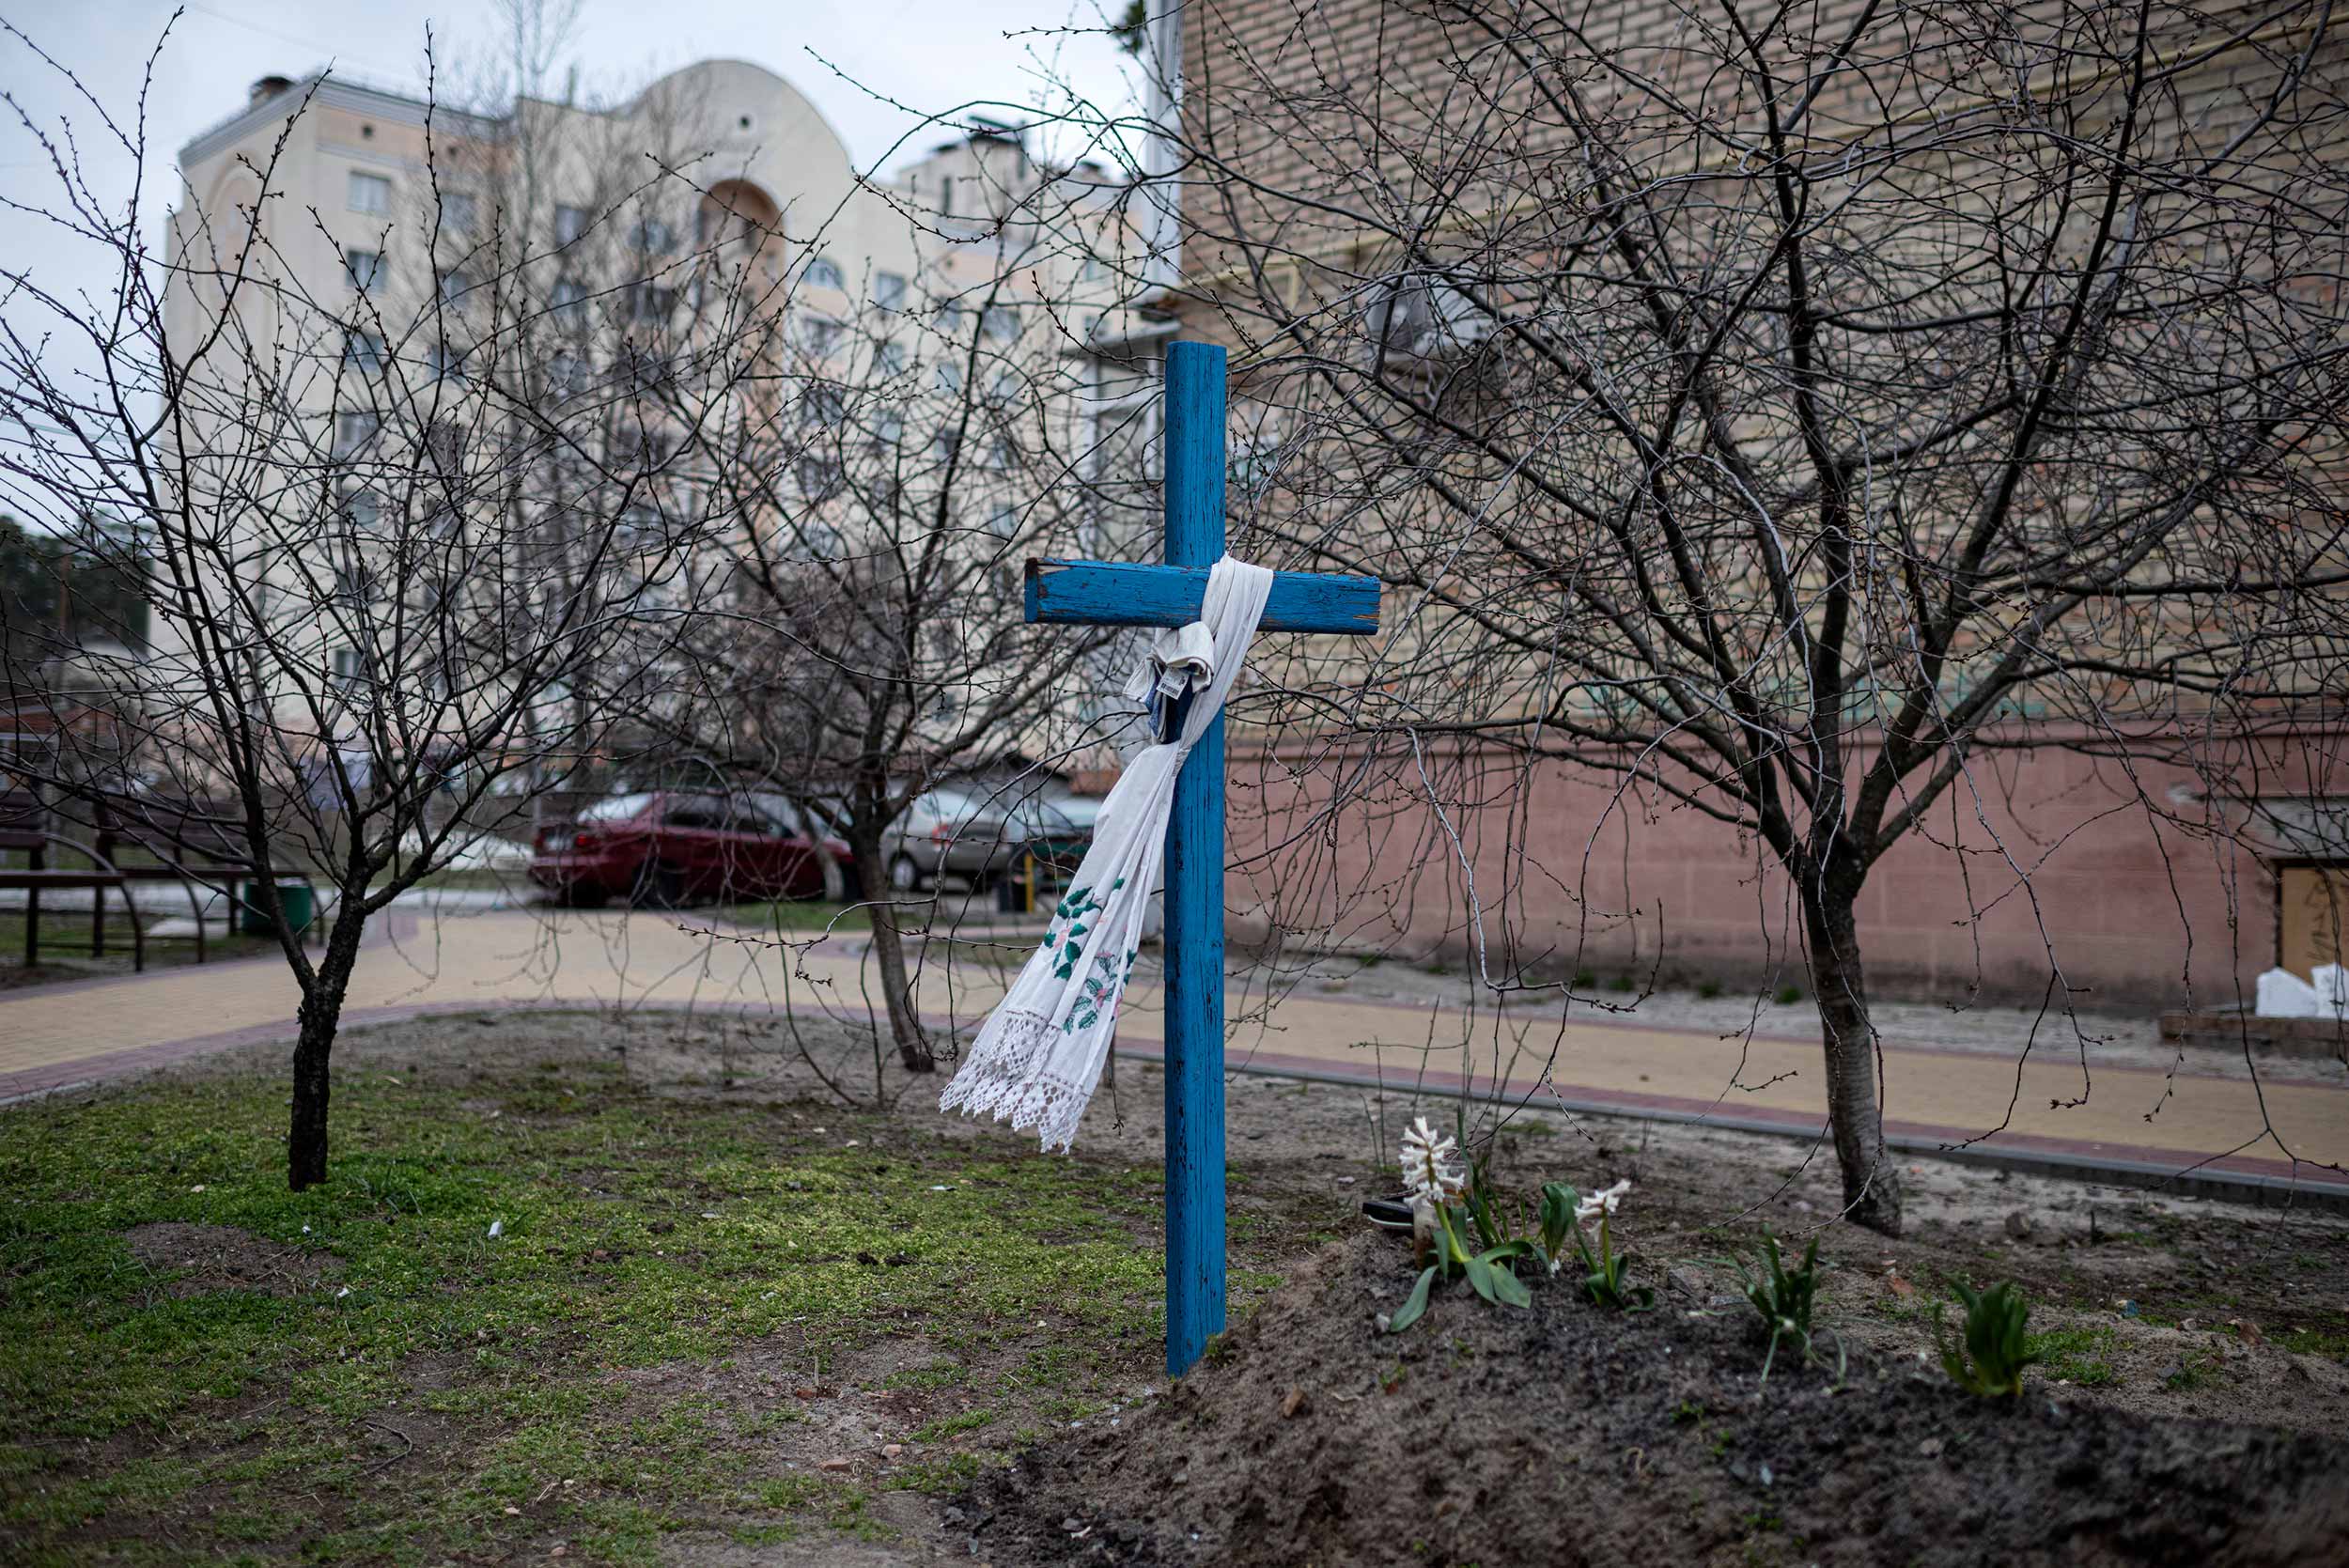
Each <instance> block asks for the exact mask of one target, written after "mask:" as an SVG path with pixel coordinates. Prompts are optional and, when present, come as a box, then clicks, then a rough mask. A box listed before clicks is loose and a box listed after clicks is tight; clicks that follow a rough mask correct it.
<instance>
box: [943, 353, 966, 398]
mask: <svg viewBox="0 0 2349 1568" xmlns="http://www.w3.org/2000/svg"><path fill="white" fill-rule="evenodd" d="M938 390H939V391H941V392H960V391H961V390H962V366H961V365H957V363H956V362H954V361H953V360H950V359H942V360H940V361H939V362H938Z"/></svg>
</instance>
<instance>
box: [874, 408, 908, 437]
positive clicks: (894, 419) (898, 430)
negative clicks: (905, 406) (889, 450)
mask: <svg viewBox="0 0 2349 1568" xmlns="http://www.w3.org/2000/svg"><path fill="white" fill-rule="evenodd" d="M905 436H906V416H905V415H904V414H903V413H902V412H900V411H898V409H897V407H896V405H895V404H894V403H891V404H884V405H882V407H881V411H880V413H879V416H878V417H877V418H875V419H874V421H873V444H874V445H876V446H884V447H886V446H894V445H896V444H897V443H898V442H901V441H903V440H905Z"/></svg>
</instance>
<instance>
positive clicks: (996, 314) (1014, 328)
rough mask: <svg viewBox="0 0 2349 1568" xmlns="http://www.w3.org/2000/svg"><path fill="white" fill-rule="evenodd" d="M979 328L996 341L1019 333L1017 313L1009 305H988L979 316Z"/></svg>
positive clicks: (1006, 340) (1001, 340)
mask: <svg viewBox="0 0 2349 1568" xmlns="http://www.w3.org/2000/svg"><path fill="white" fill-rule="evenodd" d="M979 330H980V331H981V332H984V333H985V334H987V335H988V336H989V337H991V338H993V339H994V340H995V341H996V342H998V343H1009V342H1010V341H1011V340H1012V339H1013V338H1015V337H1018V336H1019V312H1018V311H1016V310H1014V309H1012V308H1011V307H1010V306H1009V305H989V306H988V307H987V309H986V310H985V311H984V312H983V313H981V315H980V317H979Z"/></svg>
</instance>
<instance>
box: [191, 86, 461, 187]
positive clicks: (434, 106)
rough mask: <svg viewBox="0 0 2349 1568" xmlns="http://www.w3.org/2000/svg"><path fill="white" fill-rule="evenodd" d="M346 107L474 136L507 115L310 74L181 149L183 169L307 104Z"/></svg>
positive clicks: (251, 105) (406, 122) (401, 121)
mask: <svg viewBox="0 0 2349 1568" xmlns="http://www.w3.org/2000/svg"><path fill="white" fill-rule="evenodd" d="M305 106H306V107H309V108H325V109H346V110H349V111H350V113H352V114H357V115H366V116H371V117H373V118H375V119H381V120H388V121H390V122H391V123H393V124H396V125H415V126H421V125H423V124H425V123H426V122H427V120H428V119H429V120H430V121H431V122H432V123H434V124H435V125H445V126H449V127H450V128H452V129H453V130H454V131H456V132H461V133H462V134H465V135H469V136H490V135H494V134H496V133H497V132H498V131H499V130H500V129H501V128H502V127H503V125H504V123H505V122H504V121H502V120H497V119H492V118H490V117H489V116H484V115H475V114H470V113H468V112H466V111H465V110H462V109H453V108H451V107H449V106H448V105H447V104H445V103H433V102H430V101H427V100H425V99H421V98H415V97H412V96H411V95H409V94H406V93H398V92H393V91H390V90H388V89H386V88H382V87H370V86H366V85H361V84H359V83H357V82H350V81H346V80H343V79H342V78H339V77H333V76H326V77H321V76H316V75H313V76H308V77H304V78H303V80H301V81H299V82H297V83H295V84H294V85H292V86H290V87H288V88H287V89H286V90H285V91H284V92H281V93H276V94H273V95H272V96H271V97H269V98H265V99H263V100H262V101H260V102H258V103H254V104H249V105H247V106H246V107H245V108H243V109H241V110H240V111H239V112H237V113H236V114H234V115H231V116H228V117H227V118H226V119H225V120H223V121H221V122H220V123H219V124H218V125H215V126H213V127H212V128H211V129H210V130H209V131H206V132H203V133H202V134H200V135H198V136H196V137H194V139H193V140H191V141H190V142H189V143H188V144H187V145H186V146H184V147H181V148H180V149H179V166H180V168H182V169H186V168H189V167H190V166H192V165H194V164H196V163H202V162H204V161H205V160H206V159H208V158H210V157H213V156H215V155H217V154H219V153H221V152H223V151H226V149H227V148H229V147H234V146H236V145H237V144H238V143H239V142H241V141H243V140H244V139H245V138H246V137H248V136H250V135H252V134H253V133H254V132H257V131H258V130H260V129H262V128H263V127H264V126H267V125H271V124H273V123H274V122H276V121H278V120H282V119H284V118H286V117H287V116H289V115H291V114H293V113H294V112H295V111H296V110H298V109H302V108H303V107H305Z"/></svg>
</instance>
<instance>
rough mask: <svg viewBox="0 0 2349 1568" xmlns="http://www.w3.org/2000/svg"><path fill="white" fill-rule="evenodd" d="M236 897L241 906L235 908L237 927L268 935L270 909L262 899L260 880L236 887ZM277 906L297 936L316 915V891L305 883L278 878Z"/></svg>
mask: <svg viewBox="0 0 2349 1568" xmlns="http://www.w3.org/2000/svg"><path fill="white" fill-rule="evenodd" d="M237 898H238V901H239V904H240V906H241V907H240V908H239V909H238V911H237V914H238V919H237V929H238V930H240V931H241V932H243V933H244V934H245V935H246V936H248V937H266V936H269V935H270V934H271V932H270V924H269V910H268V908H266V907H265V906H264V905H263V904H262V903H261V884H260V883H258V882H247V883H245V884H244V886H242V887H241V888H239V889H238V890H237ZM277 907H278V908H280V909H283V910H284V911H285V912H286V924H288V925H290V926H292V927H293V928H294V932H295V934H296V935H297V936H298V935H300V934H301V933H302V932H303V931H306V930H308V929H309V928H310V922H311V921H313V920H315V919H316V918H318V912H319V900H318V893H317V891H316V890H315V889H313V888H311V887H310V886H309V885H308V884H307V883H303V882H280V883H278V884H277Z"/></svg>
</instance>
